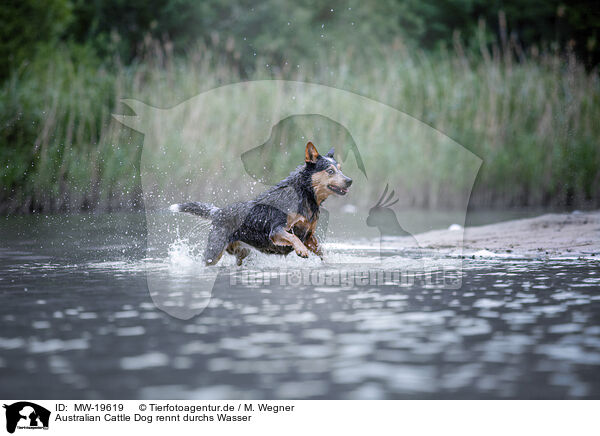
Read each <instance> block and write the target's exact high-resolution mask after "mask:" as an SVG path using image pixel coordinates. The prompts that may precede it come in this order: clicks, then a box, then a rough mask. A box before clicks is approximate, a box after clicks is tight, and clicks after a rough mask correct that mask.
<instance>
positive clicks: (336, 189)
mask: <svg viewBox="0 0 600 436" xmlns="http://www.w3.org/2000/svg"><path fill="white" fill-rule="evenodd" d="M327 187H328V188H329V189H330V190H331V191H333V192H335V193H336V194H338V195H346V194H347V193H348V188H340V187H339V186H335V185H327Z"/></svg>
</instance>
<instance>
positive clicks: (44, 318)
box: [0, 215, 600, 399]
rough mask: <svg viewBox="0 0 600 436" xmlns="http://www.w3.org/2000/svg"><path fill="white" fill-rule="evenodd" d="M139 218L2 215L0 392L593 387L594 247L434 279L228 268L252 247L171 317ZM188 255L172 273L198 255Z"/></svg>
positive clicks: (599, 312) (598, 387) (599, 323)
mask: <svg viewBox="0 0 600 436" xmlns="http://www.w3.org/2000/svg"><path fill="white" fill-rule="evenodd" d="M143 229H144V221H143V216H142V217H140V216H129V215H115V216H112V217H111V218H110V219H103V218H100V217H93V216H87V217H85V216H83V217H82V216H78V217H51V218H44V217H27V218H10V219H2V222H1V223H0V230H1V232H2V239H3V243H2V246H1V247H0V325H1V329H0V376H1V377H0V379H1V383H0V397H4V398H90V399H93V398H115V399H117V398H215V399H216V398H240V397H241V398H340V399H341V398H363V399H368V398H599V397H600V371H599V370H600V292H599V290H600V268H599V266H600V264H599V263H598V260H596V259H593V258H588V259H577V258H564V259H525V258H517V257H515V258H500V259H499V258H479V257H477V258H475V259H472V258H468V259H464V261H463V271H462V287H461V288H460V289H441V288H439V287H436V286H428V285H426V284H423V283H420V284H415V285H413V286H402V287H399V286H397V284H394V283H389V284H385V283H380V284H378V285H375V286H370V285H368V284H367V285H360V286H359V285H355V284H350V285H348V284H346V285H343V284H342V285H339V286H325V285H322V284H321V285H310V284H309V285H306V284H303V283H300V284H298V285H295V286H290V285H282V284H281V281H280V280H279V278H278V277H277V275H274V276H273V280H271V281H269V282H268V283H266V282H264V281H263V282H254V283H251V284H248V283H246V282H244V283H240V282H239V280H238V279H239V277H241V276H243V275H244V274H246V276H247V275H248V274H247V273H248V272H249V271H250V272H251V273H257V272H260V271H261V267H264V265H265V263H266V262H267V261H265V260H264V259H262V258H260V257H254V258H251V259H250V262H249V266H247V267H245V269H241V270H240V269H234V270H233V271H234V272H233V274H234V275H235V276H234V277H233V278H232V277H231V274H232V273H231V270H225V269H224V270H223V272H222V273H221V274H220V275H219V277H218V278H217V281H216V284H215V287H214V289H213V292H212V296H211V298H210V300H209V301H208V306H207V307H206V309H205V310H204V311H203V312H202V313H201V314H200V315H198V316H196V317H193V318H191V319H189V320H180V319H176V318H174V317H171V316H169V315H168V314H166V313H165V312H163V311H161V310H159V309H157V308H156V306H155V305H154V304H153V300H152V299H151V297H150V295H149V290H148V286H147V281H146V274H147V272H148V271H150V272H151V273H153V274H156V275H158V276H161V277H166V278H168V277H171V278H173V276H174V275H175V279H177V270H175V272H174V271H173V262H174V259H173V253H171V256H166V257H164V256H156V257H153V256H152V253H150V254H149V255H147V254H146V252H145V236H144V232H143ZM352 244H353V241H346V243H345V244H343V245H341V244H340V245H337V246H335V245H332V246H331V247H330V250H329V253H328V255H329V256H331V257H330V259H334V260H336V265H335V267H336V268H340V267H344V268H350V269H351V268H353V266H352V265H356V264H361V263H364V262H367V261H369V260H371V259H370V257H371V256H372V253H370V252H369V251H368V250H362V251H361V250H350V249H349V248H348V246H352ZM355 245H356V246H358V245H359V244H358V242H357V243H356V244H355ZM179 254H181V253H179ZM431 255H432V256H433V255H435V254H434V253H432V254H431ZM148 256H149V257H148ZM190 256H191V257H188V258H185V259H183V260H184V261H185V262H187V264H186V268H187V269H185V272H181V277H183V279H182V280H184V279H185V277H187V279H185V280H189V279H190V277H191V278H193V273H194V271H195V268H196V267H197V268H198V270H197V271H198V274H200V273H201V271H202V267H201V266H200V265H199V263H197V262H196V261H195V258H194V257H193V256H192V255H190ZM184 257H185V256H184ZM403 259H404V258H403V257H402V256H397V257H393V256H392V257H391V262H396V261H397V262H403ZM176 260H177V262H181V259H176ZM326 260H327V259H326ZM454 260H456V259H454ZM440 261H441V262H443V261H444V260H443V259H441V260H440ZM185 262H184V263H185ZM261 262H262V263H261ZM301 262H303V261H302V260H300V259H297V258H296V259H289V260H286V261H284V263H279V264H277V265H279V266H284V267H286V268H288V269H290V268H292V269H293V268H295V267H297V266H298V265H302V263H301ZM308 262H313V263H311V264H309V265H311V268H314V269H327V268H330V269H331V268H333V266H332V264H331V263H330V262H329V263H328V262H325V264H321V263H319V261H317V260H315V259H309V260H308ZM387 262H390V260H389V259H388V261H387ZM179 266H180V265H179Z"/></svg>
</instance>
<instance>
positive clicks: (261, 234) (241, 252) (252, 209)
mask: <svg viewBox="0 0 600 436" xmlns="http://www.w3.org/2000/svg"><path fill="white" fill-rule="evenodd" d="M304 154H305V159H304V160H305V163H304V164H303V165H300V166H298V167H297V168H296V169H295V170H294V171H292V172H291V173H290V175H289V176H288V177H286V178H285V179H283V180H282V181H281V182H279V183H278V184H277V185H275V186H273V187H272V188H270V189H268V190H267V191H265V192H263V193H262V194H260V195H258V197H256V198H255V199H254V200H250V201H246V202H238V203H233V204H230V205H228V206H225V207H223V208H219V207H217V206H215V205H212V204H209V203H199V202H191V203H183V204H173V205H172V206H171V207H170V208H169V209H170V210H171V211H172V212H187V213H191V214H193V215H197V216H199V217H202V218H205V219H209V220H211V221H212V225H211V228H210V232H209V235H208V244H207V247H206V251H205V252H204V261H205V262H206V264H207V265H215V264H216V263H217V262H218V261H219V259H221V256H222V255H223V251H227V253H229V254H231V255H234V256H235V257H236V259H237V264H238V265H241V264H242V261H243V260H244V258H245V257H246V256H248V254H249V253H250V250H249V248H248V246H251V247H254V248H256V249H257V250H259V251H261V252H263V253H269V254H283V255H287V254H289V253H291V252H292V250H293V251H295V252H296V254H297V255H298V256H300V257H305V258H306V257H308V254H309V251H312V252H313V253H315V254H316V255H317V256H319V257H320V258H321V259H322V258H323V251H322V250H321V247H320V246H319V243H318V241H317V238H316V237H315V229H316V227H317V222H318V220H319V207H320V205H321V203H323V201H325V199H327V197H329V196H330V195H331V194H337V195H346V194H347V193H348V188H349V187H350V185H352V179H351V178H349V177H346V176H345V175H344V174H343V173H342V170H341V167H340V164H339V163H338V162H337V161H336V160H335V159H334V157H333V155H334V149H333V147H332V148H331V150H329V152H328V153H327V154H326V155H325V156H321V155H319V152H318V151H317V149H316V147H315V146H314V145H313V143H312V142H309V143H308V144H306V150H305V153H304Z"/></svg>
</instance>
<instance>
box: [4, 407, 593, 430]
mask: <svg viewBox="0 0 600 436" xmlns="http://www.w3.org/2000/svg"><path fill="white" fill-rule="evenodd" d="M1 403H2V404H3V405H5V409H4V413H2V414H1V416H2V418H1V419H0V422H1V425H2V427H4V428H3V429H2V430H0V433H3V434H6V433H4V431H5V430H8V431H9V432H10V430H13V431H14V433H15V434H18V435H27V434H30V433H31V432H30V430H34V429H44V428H45V427H46V428H45V429H46V430H47V432H44V433H43V434H44V435H51V434H57V435H58V434H60V435H78V436H79V435H81V434H90V435H96V434H98V435H100V434H102V435H106V434H110V433H109V432H117V433H114V434H124V433H125V432H127V431H131V432H143V434H149V435H154V434H157V435H158V434H160V435H162V434H165V433H167V432H174V433H173V434H177V435H179V434H234V433H236V434H244V435H255V434H256V435H270V434H273V435H275V434H278V435H281V433H282V432H285V433H286V434H304V435H305V434H307V432H312V433H316V434H343V435H349V434H361V435H364V434H368V433H369V432H377V435H378V436H379V435H387V434H390V435H403V434H406V435H429V434H435V435H439V434H444V435H454V434H456V435H460V436H468V435H477V436H481V435H502V436H506V434H512V435H515V434H516V435H520V434H527V435H532V434H544V435H545V436H550V435H560V436H564V435H565V434H576V435H578V436H583V435H588V434H589V435H592V434H593V435H597V434H598V422H597V412H598V410H599V406H600V404H599V402H598V401H596V400H593V401H573V400H571V401H319V400H306V401H46V400H39V401H37V400H4V401H1ZM48 413H49V416H48ZM11 426H12V428H11ZM242 432H243V433H242ZM33 434H37V433H33Z"/></svg>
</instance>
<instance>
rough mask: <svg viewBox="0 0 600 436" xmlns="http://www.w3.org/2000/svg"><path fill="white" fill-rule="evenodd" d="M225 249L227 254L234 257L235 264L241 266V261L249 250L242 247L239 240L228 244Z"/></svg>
mask: <svg viewBox="0 0 600 436" xmlns="http://www.w3.org/2000/svg"><path fill="white" fill-rule="evenodd" d="M226 250H227V252H228V253H229V254H231V255H233V256H235V257H236V260H237V266H242V261H243V260H244V259H245V258H246V257H247V256H248V255H249V254H250V250H249V249H248V248H246V247H243V246H242V244H240V242H239V241H236V242H232V243H231V244H229V245H228V246H227V248H226Z"/></svg>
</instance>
